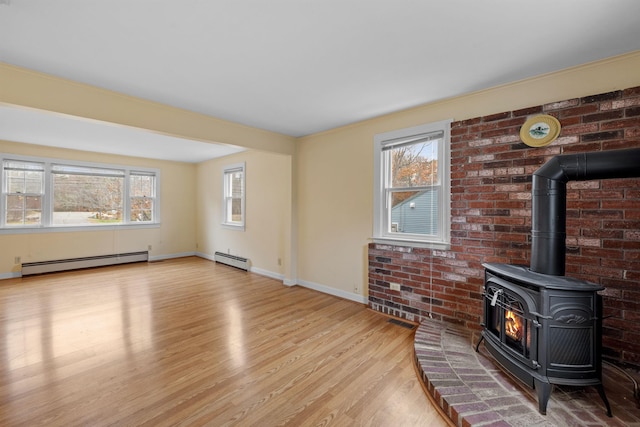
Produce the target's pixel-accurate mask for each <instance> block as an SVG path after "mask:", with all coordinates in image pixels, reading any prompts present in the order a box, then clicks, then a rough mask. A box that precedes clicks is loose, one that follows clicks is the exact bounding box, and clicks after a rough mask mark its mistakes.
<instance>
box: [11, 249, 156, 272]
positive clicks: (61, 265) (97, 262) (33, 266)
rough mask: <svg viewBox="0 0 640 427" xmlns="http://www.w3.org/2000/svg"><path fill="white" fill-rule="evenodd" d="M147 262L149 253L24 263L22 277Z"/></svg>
mask: <svg viewBox="0 0 640 427" xmlns="http://www.w3.org/2000/svg"><path fill="white" fill-rule="evenodd" d="M143 261H149V252H129V253H124V254H113V255H100V256H91V257H84V258H70V259H59V260H55V261H41V262H26V263H24V264H22V275H23V276H29V275H31V274H42V273H53V272H57V271H67V270H77V269H80V268H91V267H104V266H107V265H117V264H128V263H131V262H143Z"/></svg>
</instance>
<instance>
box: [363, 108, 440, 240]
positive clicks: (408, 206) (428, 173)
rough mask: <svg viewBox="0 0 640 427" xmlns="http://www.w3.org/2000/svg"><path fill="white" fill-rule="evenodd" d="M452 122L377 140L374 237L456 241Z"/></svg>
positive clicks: (423, 127)
mask: <svg viewBox="0 0 640 427" xmlns="http://www.w3.org/2000/svg"><path fill="white" fill-rule="evenodd" d="M450 126H451V120H446V121H441V122H436V123H431V124H427V125H423V126H417V127H413V128H407V129H401V130H397V131H393V132H387V133H383V134H378V135H376V136H375V138H374V145H375V151H374V167H375V169H374V174H375V184H374V230H373V231H374V235H373V238H374V241H380V242H386V243H392V244H402V245H408V246H419V247H432V248H446V247H447V245H448V244H449V242H450V237H449V236H450V228H451V226H450V221H451V219H450V218H451V208H450V199H451V197H450V173H449V169H450V154H449V139H450Z"/></svg>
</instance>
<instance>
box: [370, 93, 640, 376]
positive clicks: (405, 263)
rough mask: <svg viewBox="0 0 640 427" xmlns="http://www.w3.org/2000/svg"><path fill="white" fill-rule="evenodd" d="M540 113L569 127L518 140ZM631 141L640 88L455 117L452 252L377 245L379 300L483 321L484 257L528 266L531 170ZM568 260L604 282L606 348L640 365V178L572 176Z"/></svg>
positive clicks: (399, 308) (402, 309)
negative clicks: (544, 141)
mask: <svg viewBox="0 0 640 427" xmlns="http://www.w3.org/2000/svg"><path fill="white" fill-rule="evenodd" d="M535 114H550V115H552V116H554V117H556V118H557V119H558V120H559V121H560V124H561V125H562V130H561V133H560V136H559V138H558V139H557V140H555V141H554V142H553V143H552V144H550V145H548V146H546V147H541V148H531V147H528V146H527V145H525V144H524V143H522V142H521V140H520V136H519V132H520V127H521V126H522V124H523V123H524V122H525V121H526V120H527V118H529V117H530V116H532V115H535ZM632 147H640V87H636V88H631V89H626V90H621V91H615V92H610V93H604V94H600V95H594V96H588V97H584V98H576V99H570V100H566V101H560V102H554V103H551V104H546V105H541V106H535V107H530V108H526V109H522V110H518V111H508V112H504V113H499V114H493V115H490V116H486V117H479V118H475V119H470V120H464V121H459V122H454V123H453V124H452V131H451V188H452V190H451V191H452V195H451V209H452V226H451V228H452V231H451V238H452V244H451V249H450V250H448V251H438V250H434V251H432V250H429V249H415V248H408V247H401V246H391V245H382V244H370V245H369V305H370V306H371V307H372V308H373V309H374V310H378V311H382V312H384V313H387V314H392V315H395V316H398V317H401V318H405V319H408V320H413V321H420V320H421V319H423V318H426V317H433V318H435V319H441V320H445V321H448V322H453V323H458V324H461V325H464V326H466V327H467V328H470V329H474V330H478V329H480V322H481V320H482V306H481V294H482V287H483V277H484V276H483V275H484V272H483V268H482V266H481V264H482V263H483V262H500V263H509V264H525V265H529V261H530V248H531V246H530V243H531V175H532V173H533V172H535V171H536V170H537V169H538V168H539V167H540V166H541V165H543V164H544V163H545V162H546V161H547V160H549V159H550V158H552V157H553V156H555V155H558V154H569V153H582V152H593V151H601V150H613V149H620V148H632ZM638 167H639V168H640V165H638ZM566 262H567V265H566V275H567V276H572V277H576V278H579V279H583V280H588V281H591V282H595V283H599V284H602V285H604V286H605V287H606V290H605V291H603V292H602V295H603V300H604V316H605V320H604V322H603V325H604V333H603V347H604V352H605V355H606V356H608V357H609V358H611V359H615V360H618V361H622V362H626V363H630V364H634V365H638V366H640V179H610V180H602V181H577V182H569V183H568V185H567V257H566ZM390 283H398V284H400V285H401V290H400V291H396V290H391V289H390Z"/></svg>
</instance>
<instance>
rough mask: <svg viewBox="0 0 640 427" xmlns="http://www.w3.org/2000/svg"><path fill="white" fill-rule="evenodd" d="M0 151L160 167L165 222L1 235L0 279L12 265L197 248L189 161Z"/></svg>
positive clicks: (38, 149)
mask: <svg viewBox="0 0 640 427" xmlns="http://www.w3.org/2000/svg"><path fill="white" fill-rule="evenodd" d="M0 152H3V153H10V154H19V155H26V156H38V157H47V158H60V159H66V160H78V161H84V162H97V163H111V164H119V165H132V166H139V167H148V168H157V169H160V179H161V182H160V186H161V187H160V188H161V189H160V210H161V224H160V226H159V227H155V228H145V229H127V228H120V229H117V230H96V231H69V232H60V231H55V232H53V231H46V230H45V231H42V232H34V233H28V234H24V233H19V234H0V277H4V276H7V275H9V274H12V273H17V272H19V271H20V266H19V265H16V264H14V261H15V257H17V256H19V257H21V259H22V262H34V261H46V260H54V259H64V258H75V257H83V256H95V255H105V254H114V253H123V252H133V251H146V250H147V248H148V247H149V245H151V246H152V250H151V251H150V256H151V257H152V258H163V257H172V256H179V255H181V254H192V253H193V252H194V250H195V242H196V226H195V218H196V215H195V209H194V206H195V188H196V167H195V165H192V164H189V163H179V162H167V161H158V160H150V159H140V158H133V157H124V156H113V155H106V154H97V153H91V152H84V151H75V150H64V149H56V148H51V147H43V146H39V145H32V144H19V143H14V142H8V141H0Z"/></svg>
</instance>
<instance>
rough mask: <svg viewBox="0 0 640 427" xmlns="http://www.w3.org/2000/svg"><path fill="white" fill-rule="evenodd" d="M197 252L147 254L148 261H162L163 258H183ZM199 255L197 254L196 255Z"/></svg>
mask: <svg viewBox="0 0 640 427" xmlns="http://www.w3.org/2000/svg"><path fill="white" fill-rule="evenodd" d="M196 255H198V254H197V252H181V253H177V254H167V255H153V256H152V255H151V254H149V262H152V261H162V260H165V259H173V258H185V257H188V256H196ZM198 256H199V255H198Z"/></svg>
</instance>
